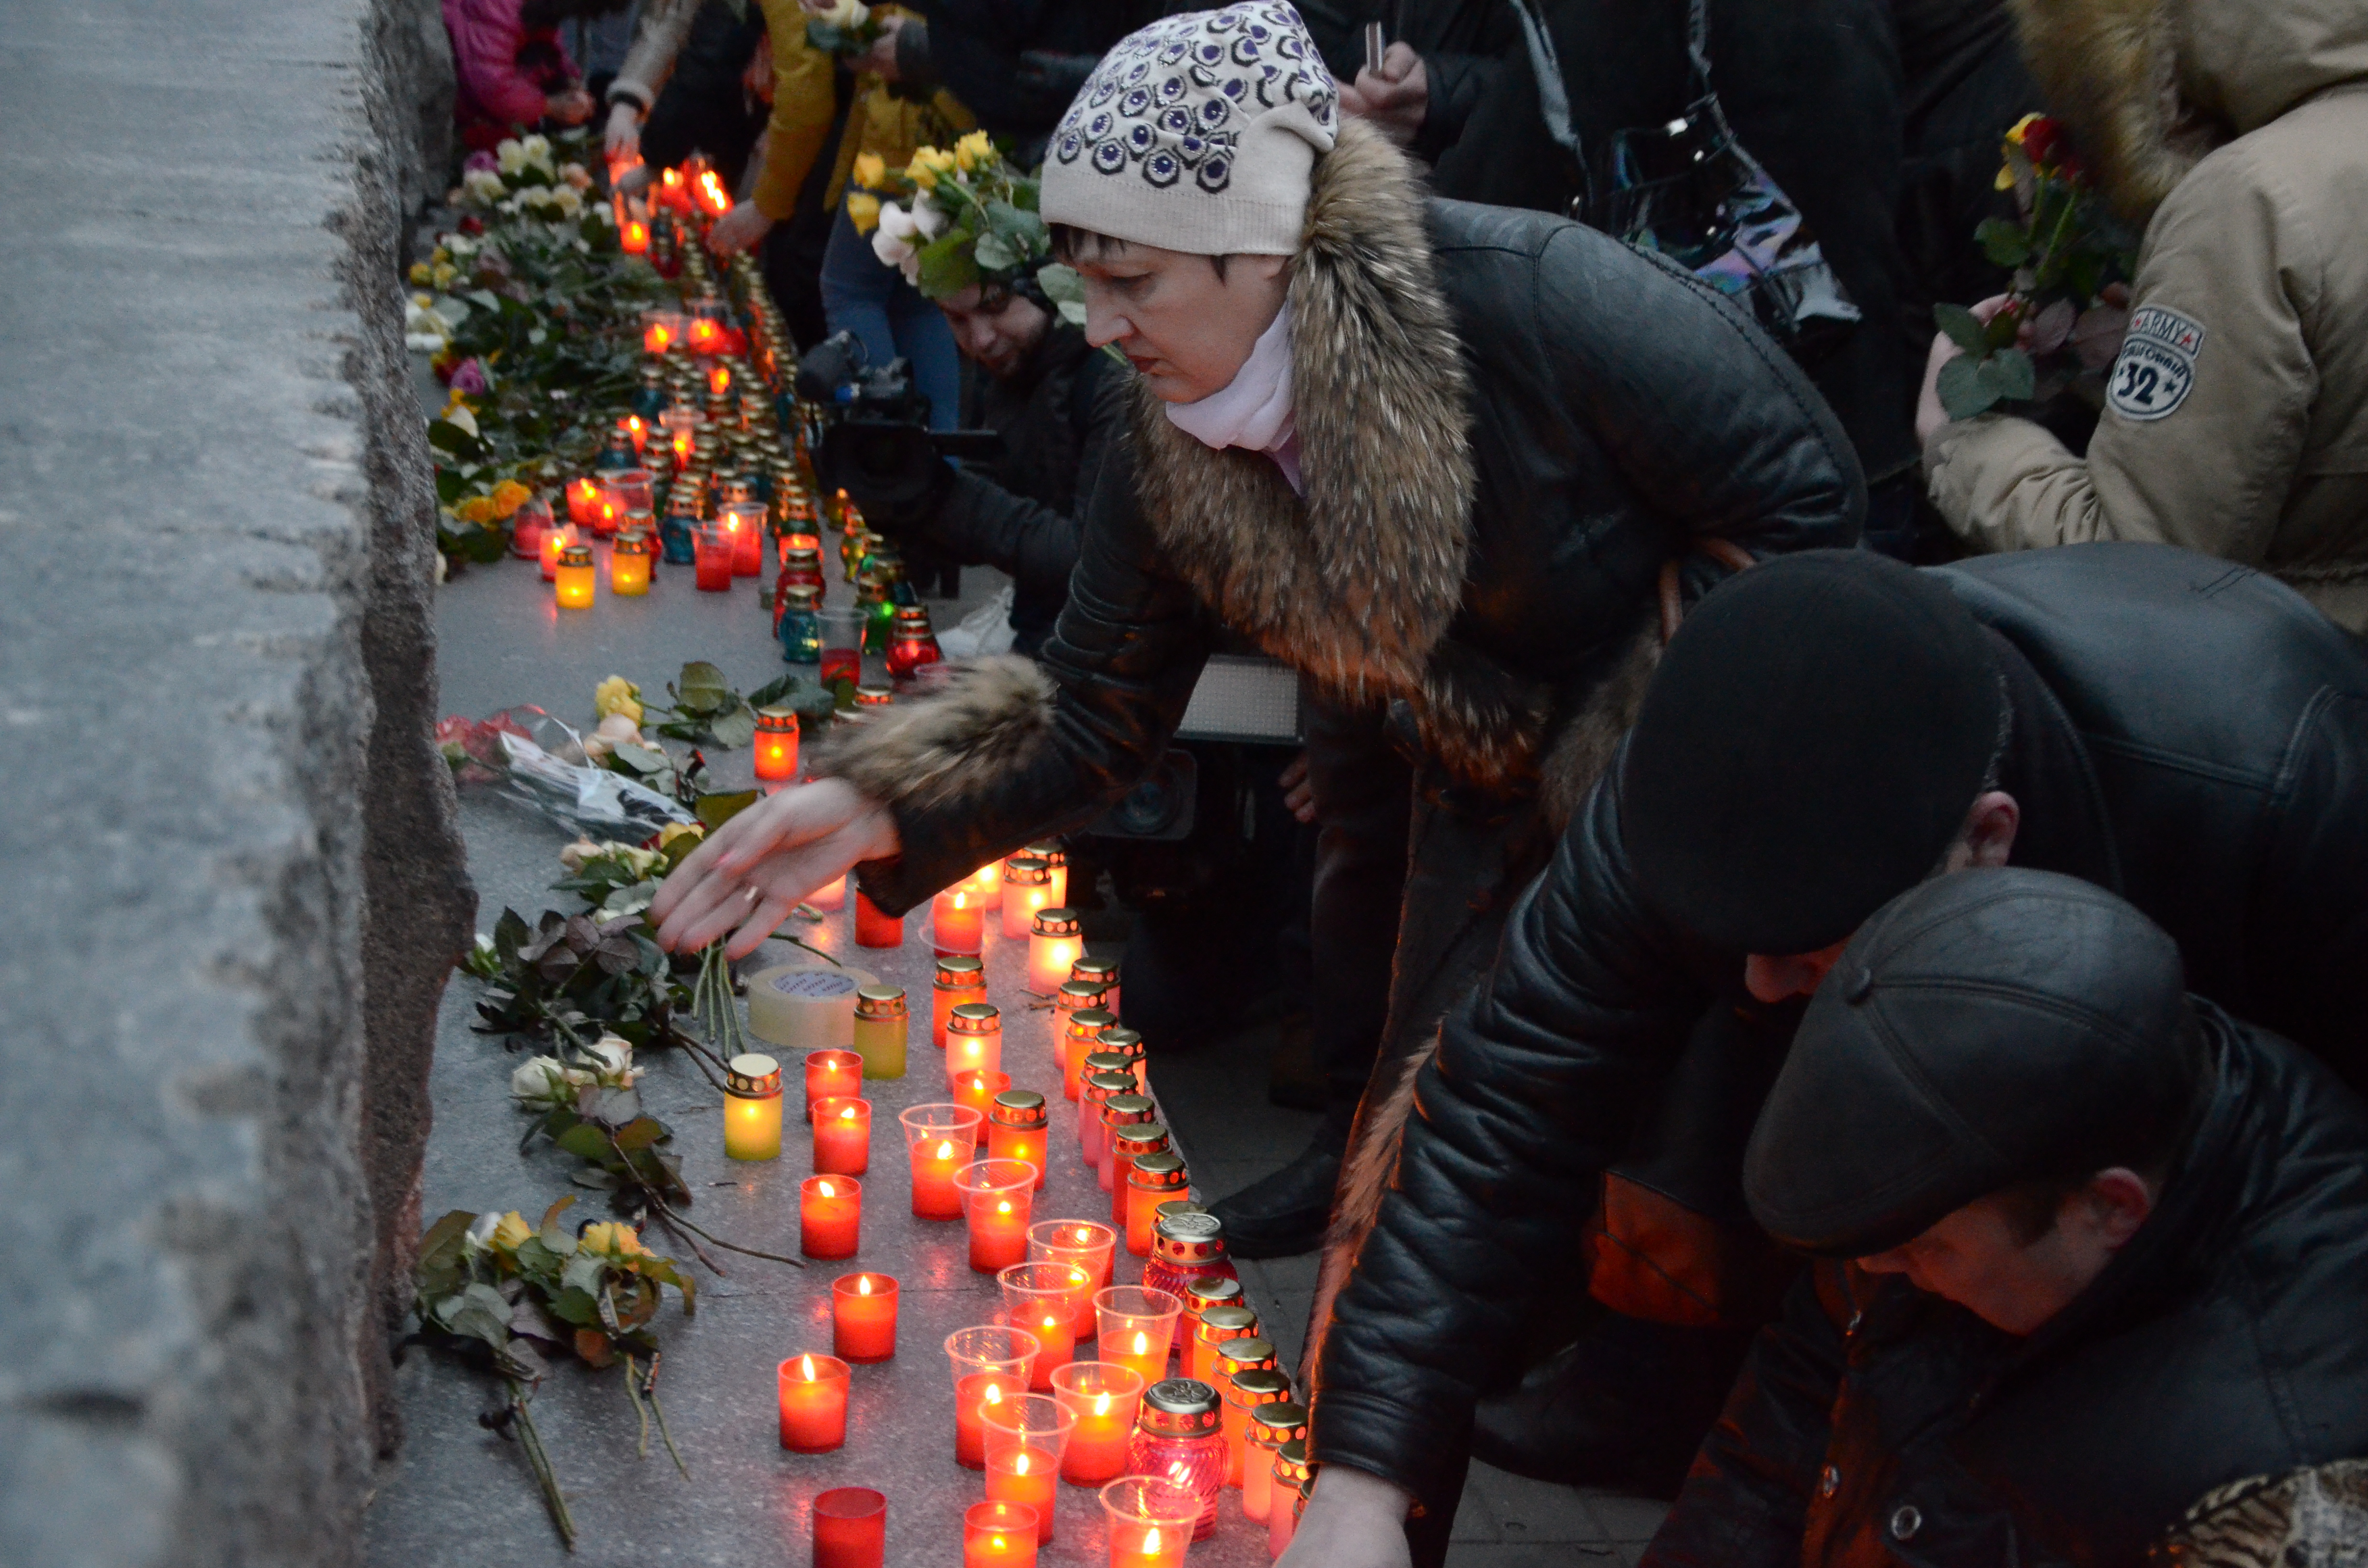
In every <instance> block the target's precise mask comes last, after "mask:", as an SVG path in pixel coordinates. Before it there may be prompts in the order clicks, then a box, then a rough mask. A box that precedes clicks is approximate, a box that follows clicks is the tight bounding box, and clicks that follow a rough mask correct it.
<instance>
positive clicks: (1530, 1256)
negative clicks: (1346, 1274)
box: [1310, 544, 2368, 1495]
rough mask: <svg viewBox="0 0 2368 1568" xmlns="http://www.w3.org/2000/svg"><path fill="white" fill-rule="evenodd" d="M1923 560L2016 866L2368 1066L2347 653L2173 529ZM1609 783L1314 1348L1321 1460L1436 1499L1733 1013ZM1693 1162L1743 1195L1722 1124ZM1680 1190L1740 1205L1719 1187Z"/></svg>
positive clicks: (1736, 1148) (2353, 1063) (1528, 925)
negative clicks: (1509, 1361) (2142, 927)
mask: <svg viewBox="0 0 2368 1568" xmlns="http://www.w3.org/2000/svg"><path fill="white" fill-rule="evenodd" d="M1936 570H1937V571H1938V573H1939V574H1940V575H1941V578H1942V579H1943V580H1944V581H1945V582H1947V583H1948V585H1950V587H1951V588H1952V590H1953V591H1954V592H1956V593H1957V594H1958V595H1959V597H1961V598H1962V599H1963V600H1964V603H1965V605H1966V607H1967V608H1969V609H1971V610H1972V611H1973V613H1974V614H1975V617H1976V618H1977V619H1980V620H1981V621H1982V622H1984V623H1985V624H1986V625H1987V626H1988V627H1989V628H1990V629H1991V630H1992V631H1994V632H1995V633H1997V635H1998V644H1997V645H1998V648H1999V651H2000V653H2001V661H2002V665H2003V667H2004V668H2005V671H2006V674H2007V677H2008V681H2009V696H2010V699H2011V701H2012V704H2013V710H2014V733H2013V737H2012V740H2011V742H2010V744H2009V751H2008V756H2007V759H2006V766H2005V776H2004V781H2003V782H2004V788H2005V789H2006V790H2008V791H2009V793H2011V794H2013V795H2014V796H2015V797H2016V799H2017V800H2018V801H2020V802H2021V806H2022V812H2023V815H2022V825H2021V830H2020V832H2019V833H2018V835H2017V837H2016V841H2015V845H2014V850H2013V855H2012V858H2013V860H2014V861H2015V862H2016V863H2017V864H2021V865H2028V866H2035V867H2039V868H2041V869H2049V870H2057V871H2064V872H2066V873H2069V874H2072V875H2078V876H2083V877H2087V878H2088V879H2089V880H2090V881H2096V882H2098V883H2100V885H2103V886H2106V887H2110V888H2112V889H2114V890H2115V891H2116V892H2120V893H2121V894H2122V895H2123V896H2124V897H2126V898H2127V899H2129V900H2130V901H2131V902H2132V903H2135V904H2136V905H2137V906H2138V908H2140V909H2141V910H2143V911H2145V912H2146V915H2149V916H2150V917H2151V918H2152V919H2154V920H2155V921H2156V922H2157V924H2159V925H2160V926H2163V927H2164V928H2165V929H2166V930H2168V931H2169V933H2170V934H2171V935H2172V937H2174V938H2176V939H2177V941H2178V942H2179V945H2180V951H2181V953H2182V955H2183V956H2184V958H2185V960H2186V963H2187V971H2188V979H2189V984H2190V985H2191V987H2192V989H2194V990H2195V991H2197V992H2198V993H2200V994H2204V995H2207V996H2209V997H2211V998H2213V999H2214V1001H2216V1002H2218V1003H2220V1004H2221V1005H2222V1006H2226V1007H2228V1008H2230V1009H2231V1010H2232V1011H2235V1012H2237V1013H2239V1014H2241V1015H2243V1016H2245V1017H2251V1018H2256V1019H2259V1020H2260V1021H2261V1022H2262V1023H2263V1025H2264V1026H2266V1027H2269V1028H2276V1029H2277V1030H2279V1031H2280V1032H2281V1033H2283V1034H2285V1035H2287V1036H2288V1037H2290V1038H2292V1039H2294V1040H2297V1041H2299V1042H2300V1043H2301V1044H2303V1045H2304V1046H2305V1047H2306V1048H2307V1049H2309V1050H2311V1051H2316V1052H2317V1053H2318V1054H2319V1055H2320V1056H2321V1057H2323V1058H2325V1059H2327V1060H2328V1062H2329V1063H2330V1064H2331V1065H2332V1066H2333V1067H2334V1068H2335V1069H2336V1071H2337V1072H2338V1073H2339V1074H2342V1075H2345V1076H2346V1077H2348V1078H2349V1079H2350V1081H2351V1082H2352V1083H2353V1084H2355V1085H2358V1084H2361V1083H2362V1082H2363V1081H2368V1013H2363V1010H2362V985H2363V980H2368V655H2363V653H2362V649H2361V647H2360V645H2359V644H2358V643H2357V642H2354V641H2353V640H2352V639H2351V638H2350V637H2348V636H2346V635H2345V634H2344V633H2343V632H2342V631H2340V630H2339V629H2337V628H2336V627H2335V626H2334V625H2333V624H2332V623H2331V622H2329V621H2328V620H2327V619H2325V618H2324V617H2322V616H2321V615H2319V614H2318V612H2317V611H2316V610H2314V609H2312V608H2310V607H2309V606H2308V605H2306V604H2305V603H2304V602H2303V600H2302V599H2301V598H2300V597H2297V596H2296V595H2294V593H2293V592H2292V591H2291V590H2290V589H2288V588H2286V587H2284V586H2283V585H2281V584H2279V583H2278V582H2276V581H2275V580H2274V579H2272V578H2270V577H2266V576H2263V575H2261V574H2259V573H2256V572H2253V571H2251V570H2250V569H2248V568H2246V567H2242V566H2234V565H2231V564H2229V563H2228V562H2224V561H2218V560H2214V559H2212V558H2210V557H2207V556H2202V555H2196V554H2192V553H2190V552H2188V551H2180V550H2176V549H2172V548H2170V547H2169V546H2163V545H2146V544H2090V545H2078V546H2071V547H2066V548H2064V549H2059V550H2044V551H2026V552H2024V553H2022V554H2019V555H2007V556H1993V557H1989V558H1987V559H1983V560H1979V561H1973V562H1964V563H1962V564H1959V565H1955V566H1949V567H1942V568H1937V569H1936ZM1618 780H1619V769H1618V768H1617V767H1613V768H1611V770H1609V771H1607V773H1606V774H1605V776H1604V778H1603V779H1602V781H1601V782H1600V784H1598V786H1597V787H1596V789H1595V790H1594V792H1593V794H1592V795H1591V796H1590V798H1589V799H1588V801H1587V803H1586V804H1585V805H1584V806H1583V807H1582V808H1581V809H1580V811H1579V813H1578V815H1577V818H1576V819H1575V820H1574V821H1573V823H1572V824H1571V827H1570V830H1569V831H1568V833H1566V834H1565V835H1564V838H1563V841H1562V844H1561V846H1560V847H1559V848H1558V850H1557V851H1556V853H1555V856H1554V862H1553V864H1552V866H1551V867H1550V868H1549V869H1548V870H1547V872H1546V873H1545V875H1544V876H1543V878H1542V879H1540V881H1538V882H1537V883H1536V884H1535V885H1534V886H1532V887H1531V889H1530V890H1529V892H1527V893H1525V894H1524V895H1523V901H1522V904H1521V906H1520V908H1518V909H1516V910H1515V911H1514V913H1513V915H1512V918H1511V924H1510V926H1509V928H1508V933H1507V936H1506V939H1505V946H1504V949H1503V950H1502V952H1501V953H1500V955H1499V957H1498V959H1497V967H1496V969H1495V971H1493V973H1492V974H1491V975H1490V977H1489V979H1488V981H1487V982H1486V983H1485V984H1484V985H1483V986H1482V987H1481V988H1480V989H1479V990H1478V991H1477V992H1476V993H1475V994H1474V995H1472V996H1471V997H1469V998H1467V999H1466V1000H1465V1001H1464V1002H1463V1004H1462V1005H1461V1006H1458V1007H1457V1008H1456V1009H1455V1010H1454V1011H1453V1012H1452V1013H1451V1014H1450V1015H1449V1017H1448V1020H1447V1022H1446V1024H1445V1026H1444V1027H1443V1029H1442V1034H1441V1040H1440V1051H1439V1055H1438V1058H1437V1060H1436V1062H1433V1063H1432V1065H1431V1066H1429V1068H1427V1069H1425V1070H1424V1072H1423V1074H1422V1076H1421V1079H1420V1081H1419V1084H1418V1086H1417V1108H1416V1114H1415V1115H1414V1117H1413V1118H1411V1119H1409V1120H1408V1122H1407V1125H1406V1142H1405V1148H1404V1153H1403V1156H1402V1159H1401V1161H1400V1164H1399V1168H1398V1176H1397V1182H1396V1186H1395V1188H1394V1190H1392V1191H1391V1193H1390V1194H1389V1195H1388V1197H1387V1198H1386V1199H1385V1200H1384V1201H1383V1208H1382V1212H1381V1218H1380V1221H1379V1222H1378V1224H1377V1225H1376V1227H1375V1229H1374V1231H1373V1233H1372V1236H1371V1237H1370V1238H1369V1239H1368V1241H1367V1242H1366V1244H1365V1245H1364V1247H1363V1249H1362V1250H1361V1252H1360V1254H1359V1256H1358V1259H1357V1263H1356V1267H1355V1271H1354V1275H1353V1277H1352V1278H1351V1279H1350V1281H1349V1285H1348V1286H1347V1288H1346V1289H1345V1290H1343V1291H1342V1292H1341V1294H1340V1296H1339V1298H1338V1302H1337V1303H1336V1306H1335V1310H1334V1312H1333V1317H1332V1321H1331V1327H1330V1331H1329V1334H1328V1335H1327V1337H1326V1342H1325V1347H1324V1353H1323V1362H1322V1365H1321V1368H1320V1371H1319V1381H1320V1392H1319V1394H1318V1399H1317V1403H1316V1406H1315V1417H1314V1428H1313V1432H1312V1434H1311V1442H1310V1448H1311V1451H1312V1452H1313V1453H1314V1454H1315V1456H1316V1457H1317V1458H1319V1459H1320V1460H1323V1461H1324V1462H1327V1463H1343V1464H1349V1465H1354V1466H1356V1467H1357V1468H1359V1469H1361V1470H1366V1471H1372V1472H1373V1473H1375V1474H1378V1475H1381V1476H1383V1477H1386V1478H1388V1479H1389V1480H1392V1481H1394V1482H1396V1483H1399V1484H1401V1485H1404V1486H1406V1487H1407V1488H1408V1489H1409V1490H1411V1491H1413V1492H1415V1493H1416V1494H1417V1495H1424V1494H1435V1493H1436V1492H1438V1491H1440V1490H1441V1489H1442V1488H1443V1485H1444V1480H1445V1477H1446V1476H1447V1475H1448V1474H1449V1473H1450V1470H1449V1467H1448V1459H1447V1456H1444V1455H1442V1453H1441V1447H1442V1445H1441V1441H1440V1438H1441V1436H1442V1435H1443V1434H1444V1435H1451V1436H1452V1435H1453V1434H1457V1433H1460V1432H1462V1431H1463V1430H1464V1429H1465V1426H1466V1425H1467V1424H1468V1422H1469V1419H1470V1415H1471V1410H1472V1406H1473V1403H1474V1398H1475V1395H1476V1391H1478V1390H1480V1389H1481V1388H1483V1387H1486V1386H1488V1385H1490V1384H1491V1383H1493V1382H1494V1381H1496V1380H1497V1378H1499V1377H1501V1376H1502V1375H1503V1374H1504V1372H1505V1371H1506V1370H1507V1368H1506V1365H1505V1359H1506V1357H1507V1356H1508V1354H1509V1353H1510V1347H1511V1346H1513V1344H1514V1343H1515V1334H1514V1330H1515V1329H1516V1327H1517V1325H1518V1324H1520V1322H1521V1320H1522V1318H1523V1316H1524V1313H1525V1312H1526V1310H1527V1308H1528V1306H1529V1304H1530V1301H1531V1297H1532V1295H1533V1293H1534V1291H1535V1290H1537V1289H1538V1288H1539V1283H1540V1280H1541V1278H1543V1276H1544V1275H1546V1274H1547V1273H1548V1272H1549V1269H1550V1266H1552V1265H1554V1263H1555V1262H1557V1261H1558V1260H1559V1259H1561V1258H1563V1257H1565V1256H1568V1255H1569V1253H1570V1252H1571V1251H1572V1249H1573V1248H1574V1247H1576V1246H1577V1244H1578V1230H1579V1226H1580V1224H1581V1222H1582V1221H1584V1220H1585V1219H1586V1218H1587V1216H1588V1210H1589V1208H1590V1206H1591V1204H1592V1202H1593V1199H1594V1196H1595V1192H1596V1190H1597V1183H1598V1180H1599V1178H1600V1175H1601V1173H1602V1172H1603V1171H1604V1170H1605V1168H1606V1167H1608V1166H1610V1165H1613V1163H1614V1162H1615V1161H1617V1160H1619V1159H1620V1158H1621V1157H1622V1153H1623V1152H1624V1151H1625V1150H1627V1149H1628V1148H1629V1147H1630V1146H1631V1139H1632V1137H1633V1135H1634V1133H1635V1132H1636V1131H1637V1130H1638V1128H1639V1127H1640V1125H1642V1124H1644V1123H1645V1121H1646V1120H1647V1119H1659V1118H1661V1117H1663V1116H1665V1115H1666V1114H1667V1113H1668V1107H1666V1106H1664V1105H1662V1104H1661V1103H1660V1088H1661V1086H1662V1085H1663V1082H1664V1080H1665V1079H1666V1078H1667V1077H1668V1074H1669V1072H1670V1070H1671V1067H1672V1065H1673V1064H1674V1063H1675V1062H1677V1060H1678V1059H1679V1054H1680V1051H1681V1047H1682V1046H1683V1044H1684V1041H1685V1040H1686V1037H1687V1035H1688V1032H1689V1030H1690V1029H1691V1028H1692V1026H1693V1024H1694V1023H1695V1021H1696V1020H1697V1019H1699V1018H1701V1017H1702V1016H1703V1015H1704V1014H1705V1013H1706V1012H1707V1011H1708V1010H1709V1009H1710V1008H1711V1007H1713V1006H1731V1005H1741V1006H1749V1000H1748V997H1747V996H1746V995H1745V994H1744V993H1743V991H1742V986H1741V981H1742V970H1743V955H1742V954H1739V953H1726V952H1715V951H1710V950H1707V949H1705V948H1704V947H1703V945H1702V944H1701V943H1699V942H1697V941H1695V940H1693V939H1691V938H1690V937H1688V936H1687V935H1686V933H1684V932H1682V931H1679V930H1676V929H1674V928H1672V927H1670V926H1668V924H1667V923H1666V922H1664V921H1662V920H1661V919H1660V918H1659V917H1658V916H1657V915H1655V914H1654V913H1653V912H1652V911H1651V910H1649V909H1648V908H1647V907H1646V906H1645V903H1644V901H1643V898H1642V896H1641V894H1640V893H1639V892H1638V889H1637V887H1636V884H1635V881H1634V875H1633V873H1632V872H1631V870H1630V868H1629V865H1628V862H1627V858H1626V855H1625V853H1624V851H1623V850H1622V846H1621V835H1620V791H1619V789H1618ZM1784 1038H1786V1036H1785V1034H1783V1033H1781V1032H1780V1033H1778V1034H1777V1035H1776V1037H1775V1040H1774V1042H1773V1045H1772V1049H1776V1050H1781V1048H1782V1040H1783V1039H1784ZM1770 1070H1772V1069H1770ZM1741 1125H1742V1126H1743V1127H1744V1128H1746V1129H1748V1125H1749V1121H1748V1117H1746V1118H1745V1119H1743V1120H1742V1122H1741ZM1713 1153H1720V1154H1722V1155H1723V1158H1724V1164H1723V1166H1722V1169H1721V1171H1720V1173H1719V1179H1720V1180H1721V1181H1723V1182H1725V1183H1726V1184H1728V1185H1730V1186H1732V1185H1733V1184H1734V1183H1735V1182H1736V1181H1737V1180H1738V1179H1739V1168H1740V1160H1741V1155H1742V1139H1741V1136H1740V1135H1737V1136H1736V1137H1735V1138H1734V1140H1733V1144H1732V1147H1731V1148H1729V1149H1726V1150H1724V1151H1714V1152H1713ZM1690 1206H1692V1207H1696V1208H1698V1209H1699V1210H1702V1211H1704V1212H1709V1211H1713V1210H1717V1209H1719V1208H1721V1207H1725V1208H1727V1209H1730V1210H1739V1209H1740V1208H1741V1203H1740V1195H1739V1191H1738V1192H1736V1195H1735V1197H1734V1199H1733V1200H1732V1201H1730V1202H1729V1203H1727V1204H1725V1205H1721V1204H1719V1203H1717V1202H1715V1201H1714V1200H1713V1201H1707V1202H1699V1203H1695V1204H1691V1205H1690ZM1458 1473H1460V1472H1458Z"/></svg>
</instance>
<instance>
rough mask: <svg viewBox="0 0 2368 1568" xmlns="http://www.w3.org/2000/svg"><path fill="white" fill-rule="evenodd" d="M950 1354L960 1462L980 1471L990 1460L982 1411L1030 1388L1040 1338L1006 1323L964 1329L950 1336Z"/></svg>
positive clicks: (947, 1341) (947, 1350)
mask: <svg viewBox="0 0 2368 1568" xmlns="http://www.w3.org/2000/svg"><path fill="white" fill-rule="evenodd" d="M946 1358H947V1359H948V1360H950V1361H951V1362H952V1363H953V1372H954V1461H955V1462H956V1463H957V1464H960V1465H962V1466H964V1467H965V1468H967V1469H971V1470H979V1469H982V1468H984V1467H985V1463H986V1441H985V1428H984V1426H982V1425H981V1422H980V1417H981V1415H982V1413H983V1412H984V1411H985V1410H986V1409H987V1408H989V1407H991V1406H993V1405H996V1404H1000V1403H1003V1402H1004V1401H1005V1400H1007V1399H1017V1398H1019V1396H1020V1395H1021V1394H1023V1393H1026V1392H1028V1368H1029V1364H1030V1362H1032V1361H1034V1360H1035V1359H1036V1336H1035V1335H1032V1334H1030V1333H1029V1332H1028V1331H1027V1330H1026V1329H1020V1328H1008V1327H1006V1326H1005V1325H1003V1324H982V1325H980V1326H979V1327H976V1328H958V1329H956V1330H954V1332H953V1333H951V1334H950V1335H946Z"/></svg>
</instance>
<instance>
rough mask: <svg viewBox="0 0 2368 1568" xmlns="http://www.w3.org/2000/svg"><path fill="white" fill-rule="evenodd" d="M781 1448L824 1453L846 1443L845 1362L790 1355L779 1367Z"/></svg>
mask: <svg viewBox="0 0 2368 1568" xmlns="http://www.w3.org/2000/svg"><path fill="white" fill-rule="evenodd" d="M780 1404H781V1447H783V1448H785V1449H790V1450H791V1452H793V1453H801V1454H824V1453H828V1452H829V1451H830V1450H831V1449H836V1448H837V1447H839V1446H840V1445H841V1444H843V1443H845V1442H846V1441H847V1363H846V1362H844V1361H842V1360H840V1359H839V1358H837V1357H836V1356H814V1355H805V1356H792V1357H791V1358H789V1359H788V1360H786V1361H784V1362H782V1363H781V1365H780Z"/></svg>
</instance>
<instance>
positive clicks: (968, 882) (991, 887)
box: [954, 860, 1003, 914]
mask: <svg viewBox="0 0 2368 1568" xmlns="http://www.w3.org/2000/svg"><path fill="white" fill-rule="evenodd" d="M954 885H955V886H957V887H966V888H968V889H970V890H971V891H972V892H975V893H976V894H978V906H979V907H980V908H981V909H984V910H985V911H987V912H988V913H989V914H993V913H994V912H995V911H996V910H998V909H1001V908H1002V907H1003V862H1002V861H1000V860H989V861H988V862H987V863H986V864H985V865H984V866H981V867H980V868H979V869H977V870H975V871H973V872H972V873H971V874H970V875H969V876H967V877H964V878H963V879H962V881H959V882H957V883H955V884H954Z"/></svg>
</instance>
